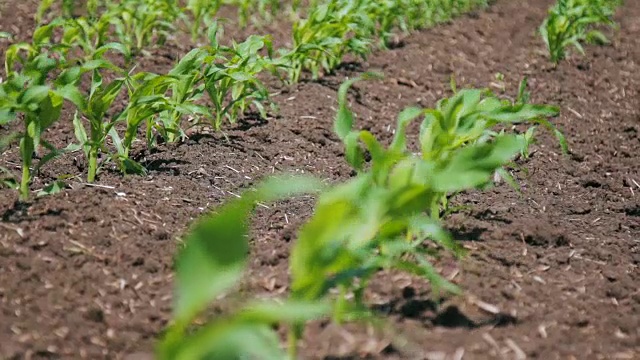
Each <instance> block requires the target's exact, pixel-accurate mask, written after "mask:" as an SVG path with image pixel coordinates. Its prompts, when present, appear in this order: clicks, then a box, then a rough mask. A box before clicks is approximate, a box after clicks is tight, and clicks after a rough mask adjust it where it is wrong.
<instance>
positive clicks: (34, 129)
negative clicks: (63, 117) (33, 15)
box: [0, 22, 75, 201]
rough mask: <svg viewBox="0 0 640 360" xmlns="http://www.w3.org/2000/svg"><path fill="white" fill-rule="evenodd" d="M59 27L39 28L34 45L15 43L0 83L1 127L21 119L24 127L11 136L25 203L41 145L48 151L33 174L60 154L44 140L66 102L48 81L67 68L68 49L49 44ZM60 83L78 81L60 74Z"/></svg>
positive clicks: (9, 52) (10, 48) (56, 24)
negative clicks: (16, 150) (17, 153)
mask: <svg viewBox="0 0 640 360" xmlns="http://www.w3.org/2000/svg"><path fill="white" fill-rule="evenodd" d="M59 24H60V23H59V22H52V23H51V24H49V25H45V26H41V27H38V28H37V29H36V30H35V32H34V34H33V37H32V42H31V43H17V44H13V45H11V46H10V47H9V48H8V49H7V51H6V58H5V73H6V74H7V79H6V80H4V81H3V82H2V83H0V125H4V124H7V123H8V122H10V121H13V120H15V119H16V118H18V117H20V118H21V120H22V122H23V124H24V127H23V131H22V132H20V133H17V134H14V135H13V136H12V137H11V140H19V142H20V156H21V158H22V178H21V181H20V187H19V190H20V198H21V200H23V201H26V200H27V199H28V198H29V184H30V182H31V179H32V169H31V167H32V165H33V159H34V153H37V152H39V148H40V146H42V147H44V148H45V149H47V150H48V153H47V154H46V155H44V156H42V157H40V160H39V161H38V164H37V165H36V166H35V168H34V169H33V172H37V171H38V169H39V168H40V167H41V166H43V165H44V164H45V163H46V162H47V161H49V160H51V159H53V158H54V157H55V156H57V155H59V154H60V150H58V149H56V148H55V147H54V146H53V145H51V144H49V143H48V142H46V141H45V140H43V139H42V135H43V133H44V131H45V130H46V129H47V128H48V127H49V126H51V125H52V124H53V123H55V122H56V121H57V120H58V118H59V117H60V111H61V109H62V104H63V102H64V94H63V93H61V92H59V91H57V89H56V88H55V87H53V86H52V85H51V84H50V83H49V82H48V77H49V76H56V75H58V74H59V73H60V71H62V69H63V68H64V67H66V66H67V64H66V60H65V54H66V52H67V50H68V49H67V48H66V47H65V46H62V45H59V44H52V43H51V41H50V40H51V37H52V34H53V31H54V29H55V28H56V27H57V26H59ZM64 74H66V73H63V75H64ZM57 81H58V84H57V86H58V87H64V86H65V85H67V84H68V83H71V82H73V81H75V79H73V78H72V79H68V78H67V77H66V76H62V75H61V76H60V77H59V78H58V80H57Z"/></svg>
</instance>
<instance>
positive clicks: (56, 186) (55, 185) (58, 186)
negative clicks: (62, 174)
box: [37, 180, 67, 197]
mask: <svg viewBox="0 0 640 360" xmlns="http://www.w3.org/2000/svg"><path fill="white" fill-rule="evenodd" d="M66 187H67V185H66V184H65V183H64V181H60V180H58V181H54V182H52V183H51V184H49V185H47V186H45V187H44V189H42V190H40V191H39V192H38V194H37V196H38V197H41V196H47V195H53V194H57V193H59V192H61V191H62V190H64V189H65V188H66Z"/></svg>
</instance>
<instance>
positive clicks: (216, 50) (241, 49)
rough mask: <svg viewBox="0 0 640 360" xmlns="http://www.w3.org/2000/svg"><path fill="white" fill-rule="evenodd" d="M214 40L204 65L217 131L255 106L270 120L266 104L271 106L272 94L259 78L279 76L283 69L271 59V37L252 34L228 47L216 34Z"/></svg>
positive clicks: (205, 88)
mask: <svg viewBox="0 0 640 360" xmlns="http://www.w3.org/2000/svg"><path fill="white" fill-rule="evenodd" d="M210 40H211V45H210V46H208V47H205V48H202V49H201V55H202V57H201V62H202V63H203V64H205V68H204V72H203V80H204V90H205V91H206V93H207V94H208V96H209V99H210V101H211V102H212V104H213V111H214V119H213V125H214V127H215V129H220V126H221V125H222V121H223V120H224V119H225V118H226V119H227V120H228V121H229V122H231V123H234V122H235V121H236V120H237V118H238V116H239V115H240V114H242V113H244V112H245V111H246V110H247V109H248V108H249V106H251V105H253V106H254V107H255V108H256V109H257V110H258V112H259V113H260V115H261V116H262V117H266V115H267V114H266V109H265V108H264V104H265V103H270V100H269V92H268V91H267V89H266V87H265V86H264V84H263V83H262V81H260V79H259V78H258V75H259V74H261V73H263V72H265V71H270V72H273V73H275V71H276V67H277V66H279V65H278V62H277V61H274V60H272V57H271V54H272V52H273V50H272V43H271V39H270V37H268V36H257V35H251V36H249V37H248V38H247V39H246V40H245V41H243V42H241V43H235V42H234V43H233V44H232V46H231V47H227V46H222V45H220V44H219V43H218V42H217V41H216V39H215V31H212V33H211V35H210ZM263 51H266V55H262V54H261V52H263Z"/></svg>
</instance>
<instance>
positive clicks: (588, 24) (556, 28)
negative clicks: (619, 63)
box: [540, 0, 621, 63]
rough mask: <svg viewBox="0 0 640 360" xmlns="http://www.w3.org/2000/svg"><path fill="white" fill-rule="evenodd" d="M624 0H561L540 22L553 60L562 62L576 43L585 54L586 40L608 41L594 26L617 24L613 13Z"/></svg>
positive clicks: (541, 30)
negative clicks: (568, 49) (584, 45)
mask: <svg viewBox="0 0 640 360" xmlns="http://www.w3.org/2000/svg"><path fill="white" fill-rule="evenodd" d="M620 4H621V0H558V2H557V3H556V4H555V5H554V6H553V7H552V8H551V9H550V10H549V15H548V16H547V18H546V19H545V20H544V22H543V23H542V25H541V26H540V34H541V35H542V38H543V40H544V42H545V45H546V46H547V50H548V51H549V56H550V58H551V61H553V62H554V63H558V62H559V61H560V60H562V59H564V58H565V56H566V52H567V48H569V47H570V46H573V47H574V48H576V49H577V50H578V52H580V53H581V54H583V55H584V48H583V47H582V43H583V42H591V43H607V42H608V39H607V37H606V36H605V35H604V34H603V33H602V32H601V31H599V30H598V29H594V27H598V26H609V27H615V26H616V24H615V22H614V21H613V19H612V18H613V15H614V14H615V10H616V8H617V7H618V6H619V5H620Z"/></svg>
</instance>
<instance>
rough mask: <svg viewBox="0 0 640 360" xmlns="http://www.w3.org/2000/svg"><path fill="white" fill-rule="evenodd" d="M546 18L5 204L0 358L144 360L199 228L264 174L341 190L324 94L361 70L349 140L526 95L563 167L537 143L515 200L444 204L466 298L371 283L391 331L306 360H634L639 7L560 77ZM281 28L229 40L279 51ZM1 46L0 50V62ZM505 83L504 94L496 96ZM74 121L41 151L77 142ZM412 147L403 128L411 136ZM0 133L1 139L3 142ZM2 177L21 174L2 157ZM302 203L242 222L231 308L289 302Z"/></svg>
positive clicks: (462, 37) (347, 337) (437, 39)
mask: <svg viewBox="0 0 640 360" xmlns="http://www.w3.org/2000/svg"><path fill="white" fill-rule="evenodd" d="M550 4H551V2H550V1H526V0H498V1H496V2H495V4H493V5H492V6H491V7H490V8H489V9H488V10H487V11H483V12H480V13H477V14H472V15H469V16H465V17H462V18H460V19H457V20H456V21H454V22H453V23H451V24H445V25H442V26H438V27H436V28H434V29H430V30H425V31H422V32H418V33H415V34H413V35H411V36H408V37H405V38H403V39H401V41H400V42H399V44H398V46H396V47H394V48H393V49H391V50H386V51H379V52H376V53H374V54H373V55H372V56H370V58H369V59H368V60H367V61H366V62H356V63H349V64H346V65H345V66H344V67H343V68H341V69H340V70H339V71H337V72H336V74H334V75H332V76H328V77H326V78H324V79H323V80H322V81H319V82H303V83H301V84H299V85H297V86H295V87H292V88H283V87H281V86H279V85H278V84H277V83H276V82H273V84H272V85H271V87H272V88H273V91H274V92H275V93H276V95H275V96H274V99H275V102H276V103H277V104H278V106H279V108H280V110H279V112H277V113H274V114H273V116H272V117H270V118H268V119H266V120H255V118H251V117H248V118H246V119H244V120H243V121H241V122H240V123H239V124H237V125H235V126H230V127H227V128H226V129H225V135H226V137H225V136H223V135H222V134H215V133H213V134H211V133H200V134H195V135H194V136H192V137H191V139H189V140H188V141H187V142H185V143H183V144H179V145H171V146H161V147H160V148H158V149H157V150H156V151H152V152H147V153H140V154H139V157H140V159H141V160H143V162H144V163H145V164H146V166H147V167H148V168H149V170H150V173H149V175H147V176H144V177H138V176H127V177H122V176H120V175H119V174H117V173H115V172H110V171H107V172H104V173H103V174H102V175H101V176H100V178H99V181H98V182H97V183H96V185H95V186H87V185H86V184H84V183H83V182H82V180H81V178H74V179H72V180H71V181H70V187H71V188H70V189H67V190H65V191H64V192H63V193H60V194H57V195H54V196H49V197H43V198H39V199H36V200H33V201H32V202H30V203H29V204H27V205H21V204H18V203H17V202H16V201H17V194H16V193H15V192H13V191H10V190H0V214H1V215H2V222H0V359H76V358H88V359H99V358H105V359H124V358H128V359H142V358H145V356H148V355H149V354H151V353H152V351H153V346H154V343H155V341H156V339H157V336H158V334H159V333H160V332H161V330H162V329H163V327H164V326H165V325H166V323H167V321H168V320H169V319H170V316H171V303H172V286H173V275H172V263H173V261H172V260H173V257H174V255H175V251H176V249H177V246H178V243H179V241H180V237H181V236H182V234H183V233H184V231H185V230H186V229H187V227H188V226H189V224H190V223H191V222H192V220H193V219H194V218H196V217H197V216H199V215H200V214H202V213H203V212H205V211H206V210H207V209H209V208H211V207H212V206H214V205H217V204H220V203H221V202H223V201H224V200H225V199H227V198H229V197H231V196H234V195H235V194H238V193H239V192H241V191H242V189H244V188H247V187H250V186H251V185H252V184H254V183H255V181H256V180H258V179H260V178H263V177H264V176H267V175H269V174H271V173H274V172H298V173H302V172H304V173H311V174H314V175H316V176H319V177H322V178H325V179H327V180H328V181H339V180H344V179H347V178H348V177H349V176H351V170H350V169H349V168H348V166H347V165H346V163H345V161H344V160H343V152H342V146H341V144H340V142H339V141H338V139H337V137H336V136H335V135H334V134H333V132H332V120H333V117H334V113H335V107H336V104H335V103H336V99H335V97H336V89H337V87H338V86H339V84H340V83H341V82H342V81H343V80H344V79H345V78H346V77H352V76H354V75H357V74H358V73H360V72H362V71H365V70H382V71H383V72H384V73H385V79H384V80H382V81H377V82H376V81H372V82H366V83H360V84H358V85H357V86H356V87H355V89H354V91H353V94H352V100H353V109H354V111H355V112H356V113H357V114H358V120H357V126H359V127H362V128H367V129H369V130H371V131H372V132H374V134H376V135H378V136H380V137H381V138H383V139H388V138H390V136H391V132H390V131H391V130H390V129H392V128H393V126H394V124H395V116H396V114H397V113H398V112H399V111H400V110H401V109H402V108H403V107H404V106H407V105H415V104H418V105H422V106H433V105H434V104H435V101H436V100H437V99H439V98H441V97H442V96H446V95H449V94H450V91H449V88H448V86H449V85H448V84H449V78H450V77H451V75H454V76H455V78H456V80H457V83H458V85H459V86H480V87H484V86H491V87H492V88H493V89H494V90H495V91H497V92H500V91H502V90H501V88H502V87H503V85H504V86H505V87H506V89H507V90H506V94H505V95H506V96H508V95H511V96H513V94H514V92H515V90H516V89H517V84H518V82H519V80H520V79H521V78H522V77H524V76H528V78H529V84H530V91H531V93H532V101H534V102H538V103H551V104H557V105H559V106H561V108H562V115H561V116H560V117H558V118H556V119H554V122H555V123H556V124H557V125H558V126H559V127H560V128H561V129H562V130H563V131H564V133H565V134H566V136H567V139H568V141H569V144H570V148H571V152H570V154H568V155H563V154H562V153H561V152H560V149H559V146H558V144H557V142H556V141H555V139H554V138H553V137H552V136H549V135H548V134H545V133H543V132H541V133H540V134H541V137H540V138H539V141H538V144H537V145H535V147H534V149H535V152H534V154H533V156H532V157H531V158H530V159H529V160H526V161H521V163H520V165H522V166H523V167H525V168H527V169H528V171H518V172H515V173H514V174H515V175H517V177H518V179H519V182H520V184H521V186H522V193H521V194H518V193H517V192H515V191H513V190H512V189H511V188H510V187H508V186H507V185H504V184H503V185H499V186H497V187H495V188H494V189H492V190H490V191H487V192H483V193H476V192H473V193H469V194H464V195H462V196H460V197H459V198H458V201H459V203H460V204H465V205H468V207H466V208H465V210H463V211H461V212H460V213H457V214H454V215H452V216H451V217H450V218H449V220H448V226H449V228H450V229H451V231H452V232H453V233H454V234H455V235H456V237H457V238H459V239H460V240H461V241H463V244H464V246H465V247H466V248H467V249H468V250H469V255H468V256H467V257H466V258H464V259H463V260H462V261H461V262H460V263H459V264H457V265H454V264H452V263H451V262H449V261H445V260H443V261H441V262H439V263H436V265H437V266H438V268H439V269H441V271H442V273H443V275H444V276H446V277H448V278H449V279H451V280H452V281H454V282H455V283H457V284H459V285H460V286H461V287H462V288H463V289H464V290H465V295H464V296H461V297H452V298H447V299H442V300H439V301H435V300H433V296H432V294H431V292H430V288H429V286H428V284H426V283H425V282H424V281H422V280H420V279H415V278H411V277H407V276H405V275H403V274H399V273H381V274H380V275H379V276H377V278H376V279H375V281H374V282H373V284H372V286H371V289H370V291H369V293H368V299H369V301H370V303H371V304H372V307H374V308H375V309H377V310H378V311H379V312H380V314H381V315H383V316H384V317H386V318H387V319H388V320H389V321H388V325H387V326H385V327H383V328H381V329H374V328H371V327H368V326H358V325H349V326H345V327H338V326H336V325H332V324H327V323H317V324H312V325H311V326H309V328H308V331H307V334H306V341H305V343H304V345H303V347H302V357H303V358H309V359H348V358H376V359H404V358H407V359H524V358H533V359H545V360H546V359H619V360H622V359H637V358H640V285H639V284H640V271H639V270H638V266H639V265H640V264H639V263H640V218H639V217H640V158H639V156H638V151H639V150H640V137H639V134H638V132H639V131H640V95H639V89H640V2H637V1H626V5H624V6H623V8H622V9H621V11H620V12H619V15H618V17H617V20H618V22H619V24H620V28H619V29H618V30H617V31H615V32H612V33H611V37H612V44H610V45H608V46H603V47H593V46H589V47H587V56H586V57H577V56H576V57H571V58H570V59H569V60H567V61H564V62H563V63H561V64H560V65H559V66H558V67H557V68H554V67H553V66H551V65H550V63H549V62H548V60H547V58H546V57H545V53H544V47H543V44H542V41H541V39H540V38H539V37H538V36H537V34H536V30H537V27H538V25H539V24H540V23H541V22H542V19H543V18H544V16H545V14H546V10H547V8H548V6H549V5H550ZM0 8H1V10H0V13H1V14H2V16H1V17H0V30H3V31H10V32H14V33H17V34H18V36H19V37H20V38H27V37H28V36H29V31H32V29H33V23H32V21H31V20H30V19H31V16H32V14H33V11H34V9H35V5H34V3H33V1H27V2H21V3H18V2H3V1H0ZM287 26H288V25H287V24H286V23H284V24H281V26H280V27H279V28H278V26H275V25H272V26H268V27H267V28H266V29H262V30H256V29H249V30H245V31H238V32H233V31H229V32H228V33H227V36H235V37H237V38H238V39H240V38H241V36H243V35H246V34H247V33H249V32H250V31H263V32H265V33H269V32H271V33H274V34H276V36H275V38H276V43H284V42H285V40H283V39H286V33H287V31H286V28H287ZM179 43H181V42H179V41H174V44H169V45H168V46H166V47H165V48H162V49H158V50H154V51H153V52H152V57H150V58H146V59H143V60H141V62H140V63H141V66H142V68H143V69H144V70H150V71H166V69H168V68H169V67H170V66H171V64H172V63H173V61H174V60H173V59H175V58H176V57H178V56H180V54H183V53H184V52H185V51H186V50H187V49H188V46H186V45H177V44H179ZM4 49H6V43H5V44H3V45H0V54H3V50H4ZM496 73H501V74H504V78H505V81H504V84H503V83H502V82H501V81H500V80H498V79H497V78H496ZM69 123H70V121H68V119H67V121H62V122H61V123H60V124H58V125H56V126H54V127H53V128H52V129H51V130H50V131H49V133H48V134H47V138H48V139H50V140H51V141H52V142H53V143H56V144H58V145H63V144H65V143H66V142H68V141H72V140H73V131H72V128H71V126H70V124H69ZM413 130H414V131H413V134H415V133H416V132H415V129H413ZM1 132H2V129H0V133H1ZM0 166H4V167H7V168H11V169H18V166H19V158H18V149H17V147H15V146H14V147H12V148H10V149H9V150H7V151H6V152H5V153H4V154H2V155H1V156H0ZM83 170H84V165H83V164H82V161H81V159H80V156H79V155H77V154H76V155H70V156H67V157H63V158H61V159H58V160H56V161H55V162H52V163H51V164H49V165H47V166H46V167H45V168H44V169H43V172H42V173H41V174H40V178H39V179H38V181H36V183H35V184H34V189H35V188H37V187H38V186H41V185H42V184H44V183H46V182H48V181H51V180H52V179H55V178H56V177H57V176H61V175H65V174H72V175H77V174H80V173H81V172H82V171H83ZM312 210H313V199H311V198H299V199H295V200H291V201H286V202H281V203H277V204H270V205H269V209H264V208H261V209H260V210H259V211H258V213H257V214H256V216H255V219H254V226H253V229H254V231H253V236H252V247H251V254H250V259H251V261H250V269H249V271H248V274H247V277H246V281H245V282H244V283H243V284H242V285H241V290H242V291H241V293H242V294H247V293H249V294H253V295H254V296H261V297H277V296H283V295H284V294H286V292H287V285H288V275H287V257H288V249H289V246H290V243H291V242H292V241H295V233H296V229H297V227H298V226H299V225H300V224H301V223H302V222H303V221H304V220H305V219H307V218H308V217H309V215H310V214H311V212H312Z"/></svg>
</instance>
